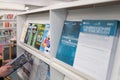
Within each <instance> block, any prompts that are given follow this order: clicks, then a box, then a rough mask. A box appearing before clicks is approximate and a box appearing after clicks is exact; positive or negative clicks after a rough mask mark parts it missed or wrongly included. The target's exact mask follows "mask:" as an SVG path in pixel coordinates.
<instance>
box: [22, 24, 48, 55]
mask: <svg viewBox="0 0 120 80" xmlns="http://www.w3.org/2000/svg"><path fill="white" fill-rule="evenodd" d="M49 29H50V25H49V24H37V23H29V24H28V25H25V27H24V29H23V32H22V38H21V41H22V42H24V43H26V44H28V45H30V46H32V47H34V48H36V49H38V50H40V51H41V52H43V53H50V30H49Z"/></svg>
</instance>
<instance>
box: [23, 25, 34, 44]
mask: <svg viewBox="0 0 120 80" xmlns="http://www.w3.org/2000/svg"><path fill="white" fill-rule="evenodd" d="M31 31H32V23H29V24H28V28H27V33H26V36H25V39H24V43H27V42H28V39H29V36H30V32H31Z"/></svg>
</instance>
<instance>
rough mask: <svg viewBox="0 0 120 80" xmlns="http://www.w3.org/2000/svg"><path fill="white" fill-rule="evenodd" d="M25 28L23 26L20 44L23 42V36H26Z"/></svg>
mask: <svg viewBox="0 0 120 80" xmlns="http://www.w3.org/2000/svg"><path fill="white" fill-rule="evenodd" d="M27 27H28V26H27V25H26V24H24V25H23V28H22V33H21V38H20V41H21V42H24V39H25V36H26V32H27Z"/></svg>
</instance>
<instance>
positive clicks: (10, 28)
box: [0, 27, 16, 30]
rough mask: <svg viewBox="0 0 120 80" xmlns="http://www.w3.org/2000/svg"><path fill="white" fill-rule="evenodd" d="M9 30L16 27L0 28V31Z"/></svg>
mask: <svg viewBox="0 0 120 80" xmlns="http://www.w3.org/2000/svg"><path fill="white" fill-rule="evenodd" d="M9 29H16V27H7V28H1V27H0V30H9Z"/></svg>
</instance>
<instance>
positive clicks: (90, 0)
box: [51, 0, 120, 9]
mask: <svg viewBox="0 0 120 80" xmlns="http://www.w3.org/2000/svg"><path fill="white" fill-rule="evenodd" d="M116 3H117V4H118V3H119V4H120V1H117V0H80V1H74V2H67V3H60V4H56V5H53V6H51V9H63V8H64V9H66V8H67V9H71V8H77V7H79V8H87V7H88V8H90V7H96V6H104V5H114V4H116Z"/></svg>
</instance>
